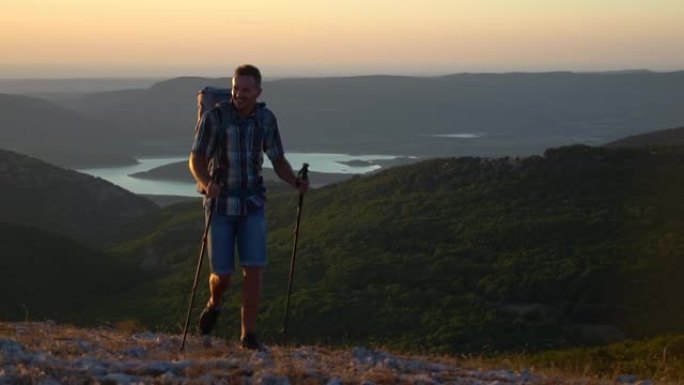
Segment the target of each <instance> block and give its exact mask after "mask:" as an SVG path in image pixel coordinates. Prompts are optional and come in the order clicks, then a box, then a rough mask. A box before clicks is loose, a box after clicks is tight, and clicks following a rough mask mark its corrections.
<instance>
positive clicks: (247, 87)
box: [189, 65, 308, 350]
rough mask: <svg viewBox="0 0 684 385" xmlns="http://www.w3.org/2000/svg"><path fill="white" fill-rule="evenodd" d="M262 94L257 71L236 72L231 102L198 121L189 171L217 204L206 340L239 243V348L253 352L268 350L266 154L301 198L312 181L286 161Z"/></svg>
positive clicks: (204, 317)
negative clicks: (264, 323)
mask: <svg viewBox="0 0 684 385" xmlns="http://www.w3.org/2000/svg"><path fill="white" fill-rule="evenodd" d="M259 95H261V73H260V71H259V69H258V68H257V67H255V66H253V65H241V66H239V67H237V68H236V69H235V71H234V73H233V79H232V89H231V98H230V100H229V101H227V102H222V103H220V104H217V105H216V106H214V107H213V108H211V109H209V110H207V111H206V112H204V113H203V114H202V116H201V118H200V119H199V121H198V122H197V127H196V130H195V139H194V141H193V145H192V151H191V153H190V160H189V166H190V171H191V173H192V175H193V176H194V178H195V180H196V181H197V183H198V185H199V186H200V187H201V188H202V189H203V190H204V207H205V214H208V212H207V211H208V208H209V207H212V205H210V204H209V202H210V200H211V199H215V201H214V205H213V210H214V212H213V217H212V220H211V225H210V229H209V233H208V240H207V242H208V254H209V261H210V264H211V274H210V276H209V291H210V295H209V301H208V302H207V305H206V307H205V308H204V310H203V311H202V314H201V315H200V320H199V327H200V332H201V333H202V335H203V336H208V335H209V334H210V333H211V331H212V329H213V328H214V326H215V325H216V321H217V318H218V316H219V314H220V312H221V304H222V303H223V293H224V292H225V291H226V289H228V287H229V286H230V282H231V274H232V273H233V270H234V268H235V264H234V259H235V256H234V254H235V248H236V246H237V253H238V257H239V259H240V265H241V267H242V274H243V277H244V284H243V287H242V308H241V334H240V346H241V347H242V348H246V349H255V350H256V349H261V348H262V345H261V344H260V343H259V342H258V340H257V336H256V324H257V313H258V307H259V297H260V294H261V273H262V270H263V268H264V267H265V266H266V220H265V216H264V208H265V207H264V206H265V195H264V192H265V189H264V185H263V178H262V163H263V154H264V153H265V154H266V155H267V156H268V158H269V159H270V161H271V163H272V164H273V169H274V171H275V172H276V174H277V175H278V177H279V178H280V179H282V180H283V181H284V182H285V183H287V184H289V185H291V186H293V187H294V188H297V189H299V193H300V194H304V193H306V191H307V190H308V182H307V181H306V180H304V179H303V178H298V177H297V175H296V174H295V172H294V171H293V170H292V167H291V166H290V163H289V162H288V161H287V160H286V159H285V154H284V151H283V146H282V143H281V140H280V133H279V131H278V124H277V122H276V118H275V115H274V114H273V113H272V112H271V111H270V110H269V109H267V108H266V107H265V104H263V103H257V98H258V97H259ZM219 120H220V121H219ZM219 130H222V131H219ZM219 138H222V140H220V139H219ZM212 177H214V178H212Z"/></svg>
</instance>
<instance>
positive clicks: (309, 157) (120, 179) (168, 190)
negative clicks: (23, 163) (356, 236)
mask: <svg viewBox="0 0 684 385" xmlns="http://www.w3.org/2000/svg"><path fill="white" fill-rule="evenodd" d="M286 156H287V159H288V161H290V164H291V165H292V167H293V168H294V169H295V171H296V170H299V169H300V168H301V167H302V164H304V163H309V170H311V171H316V172H325V173H340V174H365V173H368V172H371V171H374V170H378V169H380V168H381V167H380V166H378V165H362V166H357V165H353V166H352V165H347V164H344V163H341V162H350V161H371V160H390V159H395V158H396V156H393V155H348V154H325V153H296V152H292V153H288V154H287V155H286ZM187 160H188V158H187V156H175V157H160V158H139V159H137V161H138V164H135V165H133V166H121V167H102V168H84V169H78V170H76V171H78V172H82V173H84V174H88V175H92V176H95V177H99V178H102V179H104V180H106V181H109V182H111V183H114V184H116V185H118V186H121V187H123V188H125V189H126V190H128V191H131V192H133V193H136V194H154V195H181V196H199V195H198V194H197V191H195V185H194V184H193V183H183V182H176V181H163V180H150V179H139V178H133V177H131V176H130V175H131V174H134V173H137V172H144V171H149V170H151V169H153V168H157V167H160V166H164V165H167V164H171V163H177V162H185V161H187ZM264 167H265V168H272V166H271V162H270V161H269V160H268V158H266V157H264ZM188 172H189V171H188Z"/></svg>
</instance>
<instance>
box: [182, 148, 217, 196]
mask: <svg viewBox="0 0 684 385" xmlns="http://www.w3.org/2000/svg"><path fill="white" fill-rule="evenodd" d="M188 167H189V168H190V173H191V174H192V176H193V177H194V178H195V180H196V181H197V183H199V184H200V185H201V186H202V189H203V190H204V193H205V194H206V195H207V196H208V197H209V198H216V197H218V195H219V192H220V191H221V186H219V185H218V184H216V182H214V181H213V180H212V179H211V176H210V175H209V170H208V169H207V158H205V157H204V156H202V155H199V154H196V153H194V152H191V153H190V159H189V160H188Z"/></svg>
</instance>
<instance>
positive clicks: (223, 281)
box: [207, 273, 230, 308]
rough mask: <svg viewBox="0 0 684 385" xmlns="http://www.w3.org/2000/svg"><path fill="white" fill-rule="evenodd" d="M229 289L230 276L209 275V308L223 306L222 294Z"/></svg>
mask: <svg viewBox="0 0 684 385" xmlns="http://www.w3.org/2000/svg"><path fill="white" fill-rule="evenodd" d="M228 287H230V274H221V275H219V274H214V273H211V274H210V275H209V303H208V304H207V305H208V306H210V307H213V308H217V307H219V306H221V304H223V293H225V292H226V290H228Z"/></svg>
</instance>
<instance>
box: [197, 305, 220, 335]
mask: <svg viewBox="0 0 684 385" xmlns="http://www.w3.org/2000/svg"><path fill="white" fill-rule="evenodd" d="M219 314H221V311H220V310H217V309H215V308H213V307H210V306H207V307H205V308H204V310H202V314H200V318H199V328H200V332H201V333H202V335H203V336H206V335H209V333H211V331H212V330H213V329H214V326H216V321H217V320H218V316H219Z"/></svg>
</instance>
